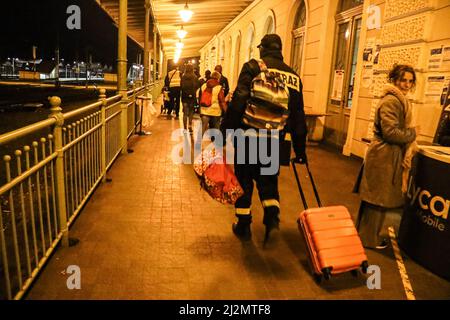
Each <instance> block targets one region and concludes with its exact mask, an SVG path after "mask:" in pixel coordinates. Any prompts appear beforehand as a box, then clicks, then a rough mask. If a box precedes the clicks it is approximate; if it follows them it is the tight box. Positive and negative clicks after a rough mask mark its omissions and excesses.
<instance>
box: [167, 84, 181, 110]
mask: <svg viewBox="0 0 450 320" xmlns="http://www.w3.org/2000/svg"><path fill="white" fill-rule="evenodd" d="M180 93H181V88H180V87H172V88H169V96H170V105H169V113H168V114H172V111H173V110H175V114H176V116H177V117H178V113H180Z"/></svg>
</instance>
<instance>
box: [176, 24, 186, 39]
mask: <svg viewBox="0 0 450 320" xmlns="http://www.w3.org/2000/svg"><path fill="white" fill-rule="evenodd" d="M186 34H187V31H186V30H184V29H183V26H181V29H180V30H177V35H178V38H180V39H184V37H186Z"/></svg>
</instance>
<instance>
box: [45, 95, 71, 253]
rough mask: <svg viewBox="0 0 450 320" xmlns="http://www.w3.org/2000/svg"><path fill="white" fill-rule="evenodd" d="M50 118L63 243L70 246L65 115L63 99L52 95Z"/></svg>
mask: <svg viewBox="0 0 450 320" xmlns="http://www.w3.org/2000/svg"><path fill="white" fill-rule="evenodd" d="M50 105H51V106H52V107H51V109H50V112H51V114H50V116H49V117H50V118H55V120H56V124H55V127H54V128H53V137H54V141H55V142H54V143H55V152H57V154H58V156H57V158H56V199H57V209H58V213H59V228H60V230H61V232H62V235H63V236H62V245H63V246H64V247H68V246H69V229H68V227H67V213H66V190H65V183H64V180H65V176H64V151H63V142H62V127H63V125H64V115H63V114H62V112H61V111H62V109H61V107H60V106H61V99H60V98H59V97H55V96H54V97H51V98H50Z"/></svg>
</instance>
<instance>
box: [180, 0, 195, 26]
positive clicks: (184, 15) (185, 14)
mask: <svg viewBox="0 0 450 320" xmlns="http://www.w3.org/2000/svg"><path fill="white" fill-rule="evenodd" d="M178 13H179V14H180V17H181V20H183V21H184V22H188V21H189V20H191V18H192V15H193V14H194V13H193V12H192V11H191V10H189V6H188V2H187V0H186V5H185V6H184V9H183V10H180V11H178Z"/></svg>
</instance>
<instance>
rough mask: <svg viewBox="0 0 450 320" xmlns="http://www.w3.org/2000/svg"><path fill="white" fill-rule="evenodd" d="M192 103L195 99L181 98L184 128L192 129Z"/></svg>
mask: <svg viewBox="0 0 450 320" xmlns="http://www.w3.org/2000/svg"><path fill="white" fill-rule="evenodd" d="M194 103H195V99H192V98H184V99H183V125H184V128H185V129H186V130H187V129H192V119H193V118H194Z"/></svg>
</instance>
